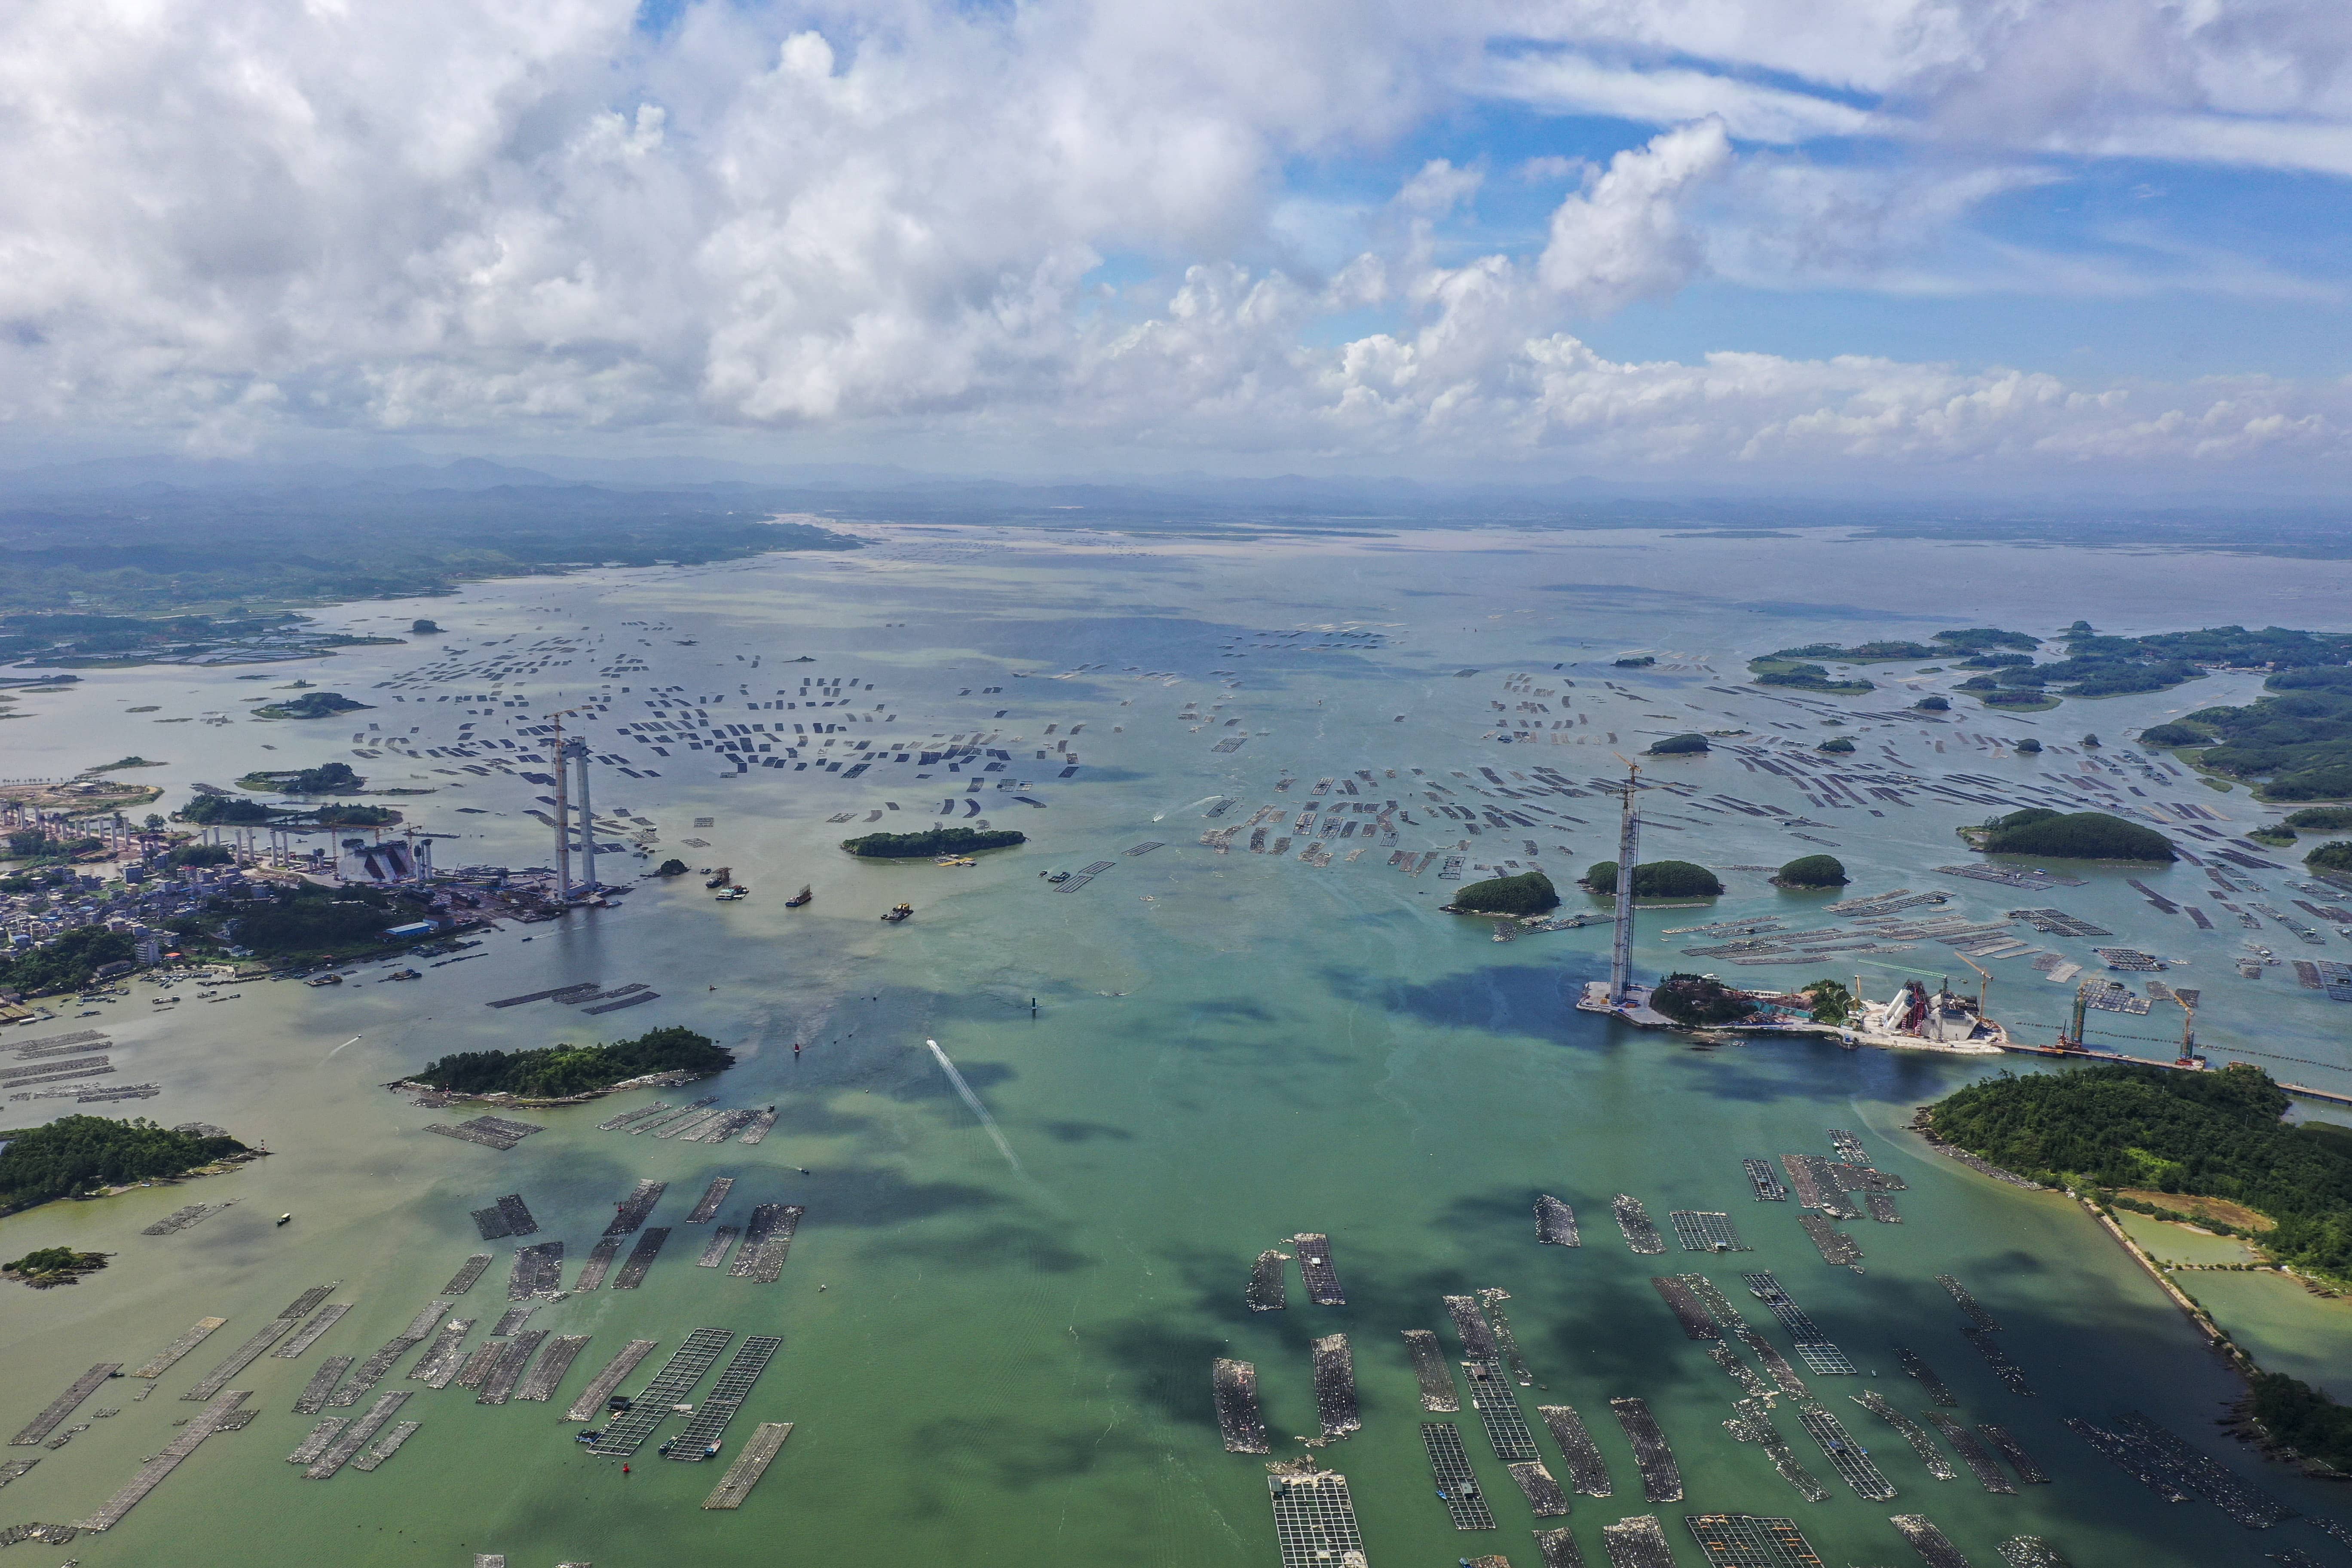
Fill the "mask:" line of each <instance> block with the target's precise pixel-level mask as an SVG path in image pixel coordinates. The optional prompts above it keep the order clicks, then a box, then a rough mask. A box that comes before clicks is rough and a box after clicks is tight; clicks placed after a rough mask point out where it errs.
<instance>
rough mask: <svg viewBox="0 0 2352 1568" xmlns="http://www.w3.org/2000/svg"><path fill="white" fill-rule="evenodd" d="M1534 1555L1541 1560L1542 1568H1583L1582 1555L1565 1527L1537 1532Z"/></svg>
mask: <svg viewBox="0 0 2352 1568" xmlns="http://www.w3.org/2000/svg"><path fill="white" fill-rule="evenodd" d="M1536 1554H1537V1555H1538V1556H1539V1557H1541V1558H1542V1559H1543V1568H1584V1553H1583V1552H1582V1551H1581V1550H1580V1549H1579V1548H1578V1546H1577V1544H1576V1537H1575V1536H1573V1535H1570V1533H1569V1532H1568V1531H1567V1529H1566V1528H1565V1527H1563V1528H1561V1529H1559V1530H1538V1531H1536Z"/></svg>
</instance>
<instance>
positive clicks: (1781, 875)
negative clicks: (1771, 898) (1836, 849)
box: [1772, 855, 1846, 888]
mask: <svg viewBox="0 0 2352 1568" xmlns="http://www.w3.org/2000/svg"><path fill="white" fill-rule="evenodd" d="M1772 885H1773V886H1774V887H1776V888H1843V887H1844V886H1845V885H1846V874H1845V862H1844V861H1843V860H1841V859H1839V858H1837V857H1836V856H1834V855H1800V856H1799V857H1797V858H1795V859H1794V860H1791V861H1790V862H1789V863H1788V864H1787V865H1785V866H1783V867H1781V868H1780V869H1779V870H1778V871H1775V872H1774V873H1773V874H1772Z"/></svg>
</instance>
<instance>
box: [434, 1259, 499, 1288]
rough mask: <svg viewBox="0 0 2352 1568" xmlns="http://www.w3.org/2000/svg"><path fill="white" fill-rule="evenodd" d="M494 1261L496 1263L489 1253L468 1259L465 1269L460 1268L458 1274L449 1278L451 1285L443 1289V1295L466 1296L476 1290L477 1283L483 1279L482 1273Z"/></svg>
mask: <svg viewBox="0 0 2352 1568" xmlns="http://www.w3.org/2000/svg"><path fill="white" fill-rule="evenodd" d="M492 1261H494V1259H493V1258H492V1256H491V1254H489V1253H487V1252H477V1253H475V1254H474V1255H473V1256H472V1257H471V1258H467V1259H466V1262H465V1265H464V1267H462V1268H459V1269H458V1270H457V1273H455V1274H452V1275H451V1276H450V1277H449V1283H447V1284H446V1285H444V1286H442V1287H441V1294H443V1295H444V1296H462V1295H464V1294H465V1293H466V1292H467V1291H468V1290H470V1289H473V1288H474V1283H475V1281H476V1280H478V1279H481V1277H482V1271H483V1270H484V1269H486V1268H488V1267H489V1266H490V1264H491V1263H492Z"/></svg>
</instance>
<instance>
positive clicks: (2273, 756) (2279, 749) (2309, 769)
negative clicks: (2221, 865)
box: [2139, 665, 2352, 821]
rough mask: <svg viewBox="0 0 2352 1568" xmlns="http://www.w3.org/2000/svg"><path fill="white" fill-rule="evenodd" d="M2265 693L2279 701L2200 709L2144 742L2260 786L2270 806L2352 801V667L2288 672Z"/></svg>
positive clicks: (2147, 733) (2150, 732) (2266, 684)
mask: <svg viewBox="0 0 2352 1568" xmlns="http://www.w3.org/2000/svg"><path fill="white" fill-rule="evenodd" d="M2263 689H2264V690H2266V691H2268V692H2270V693H2271V695H2269V696H2267V697H2262V698H2258V699H2256V700H2254V701H2252V702H2249V703H2247V704H2246V705H2245V706H2243V707H2242V708H2200V709H2198V710H2196V711H2195V712H2193V713H2188V714H2184V715H2182V716H2181V717H2180V718H2179V719H2177V720H2175V721H2172V722H2170V723H2166V724H2158V725H2154V726H2152V727H2151V728H2149V729H2146V730H2143V731H2140V737H2139V738H2140V739H2141V740H2142V741H2143V742H2146V743H2147V744H2148V745H2151V746H2165V747H2169V748H2171V749H2173V750H2176V751H2180V752H2185V753H2188V754H2189V761H2190V762H2192V763H2195V764H2196V765H2197V766H2199V767H2200V768H2207V769H2210V770H2211V771H2212V772H2214V773H2224V774H2227V775H2229V776H2230V777H2231V778H2238V779H2246V780H2250V781H2253V782H2254V784H2255V788H2254V794H2255V795H2256V796H2257V797H2259V798H2260V799H2263V800H2343V799H2352V668H2342V667H2341V666H2340V665H2337V666H2333V667H2319V668H2307V669H2283V670H2280V671H2279V672H2278V673H2277V674H2275V675H2273V676H2272V677H2270V679H2267V680H2265V681H2263ZM2290 821H2292V819H2290Z"/></svg>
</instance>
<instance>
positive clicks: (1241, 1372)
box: [1209, 1357, 1269, 1454]
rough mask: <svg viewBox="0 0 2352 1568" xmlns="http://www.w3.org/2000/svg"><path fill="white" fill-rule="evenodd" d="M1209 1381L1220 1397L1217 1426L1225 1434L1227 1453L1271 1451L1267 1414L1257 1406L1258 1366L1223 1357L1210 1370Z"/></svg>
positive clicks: (1216, 1395) (1261, 1452) (1217, 1400)
mask: <svg viewBox="0 0 2352 1568" xmlns="http://www.w3.org/2000/svg"><path fill="white" fill-rule="evenodd" d="M1209 1383H1210V1387H1211V1389H1212V1391H1213V1394H1214V1395H1215V1398H1216V1404H1217V1429H1218V1431H1220V1432H1222V1433H1223V1435H1224V1439H1225V1452H1226V1453H1228V1454H1264V1453H1266V1452H1269V1450H1268V1448H1267V1447H1266V1441H1265V1416H1264V1415H1260V1414H1259V1413H1258V1407H1257V1368H1256V1367H1255V1366H1253V1365H1251V1364H1250V1363H1248V1362H1245V1361H1227V1360H1225V1359H1223V1358H1222V1357H1220V1358H1219V1359H1218V1360H1217V1362H1216V1363H1214V1364H1213V1365H1212V1366H1211V1367H1210V1369H1209Z"/></svg>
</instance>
